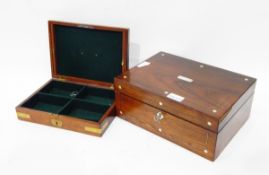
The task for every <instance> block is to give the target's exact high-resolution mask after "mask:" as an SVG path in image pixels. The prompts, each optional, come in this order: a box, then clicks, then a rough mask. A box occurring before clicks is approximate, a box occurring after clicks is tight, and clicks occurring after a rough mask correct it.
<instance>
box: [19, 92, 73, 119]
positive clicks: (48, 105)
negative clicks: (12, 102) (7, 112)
mask: <svg viewBox="0 0 269 175" xmlns="http://www.w3.org/2000/svg"><path fill="white" fill-rule="evenodd" d="M67 102H68V99H65V98H61V97H54V96H50V95H44V94H36V95H34V96H33V97H32V98H30V99H29V100H28V101H26V102H25V103H24V104H23V105H22V107H26V108H31V109H36V110H40V111H46V112H51V113H56V114H57V113H58V111H59V110H60V109H61V108H62V107H63V106H64V105H65V104H66V103H67Z"/></svg>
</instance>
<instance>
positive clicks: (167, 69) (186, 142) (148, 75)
mask: <svg viewBox="0 0 269 175" xmlns="http://www.w3.org/2000/svg"><path fill="white" fill-rule="evenodd" d="M255 84H256V79H254V78H251V77H249V76H245V75H241V74H237V73H234V72H230V71H227V70H223V69H220V68H216V67H213V66H210V65H206V64H203V63H199V62H196V61H192V60H189V59H185V58H182V57H178V56H175V55H171V54H168V53H164V52H160V53H158V54H156V55H154V56H153V57H151V58H149V59H148V60H146V61H144V62H143V63H141V64H139V65H138V66H136V67H134V68H132V69H130V70H129V71H127V72H125V73H123V75H121V76H118V77H117V78H115V94H116V111H117V115H118V116H119V117H121V118H123V119H125V120H127V121H129V122H131V123H133V124H135V125H137V126H140V127H142V128H144V129H146V130H148V131H150V132H152V133H154V134H157V135H159V136H161V137H163V138H165V139H168V140H170V141H172V142H174V143H176V144H178V145H180V146H182V147H184V148H186V149H188V150H190V151H192V152H194V153H196V154H199V155H201V156H203V157H205V158H207V159H209V160H215V159H216V158H217V156H218V155H219V154H220V153H221V151H222V150H223V149H224V148H225V146H226V145H227V144H228V143H229V141H230V140H231V139H232V137H233V136H234V135H235V134H236V133H237V131H238V130H239V129H240V128H241V127H242V125H243V124H244V123H245V121H246V120H247V119H248V117H249V114H250V109H251V104H252V99H253V95H254V89H255Z"/></svg>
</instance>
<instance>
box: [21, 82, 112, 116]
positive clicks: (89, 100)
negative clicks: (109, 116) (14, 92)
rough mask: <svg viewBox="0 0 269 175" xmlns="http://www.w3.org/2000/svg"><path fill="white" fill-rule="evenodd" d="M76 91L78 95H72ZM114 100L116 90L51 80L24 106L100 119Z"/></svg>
mask: <svg viewBox="0 0 269 175" xmlns="http://www.w3.org/2000/svg"><path fill="white" fill-rule="evenodd" d="M74 91H76V92H77V95H75V96H73V95H70V94H72V92H74ZM113 102H114V91H112V90H106V89H98V88H94V87H86V86H81V85H76V84H71V83H65V82H59V81H51V82H50V83H49V84H48V85H47V86H45V87H44V88H42V89H41V90H40V91H39V92H38V93H37V94H35V95H34V96H33V97H32V98H30V99H29V100H27V101H26V102H25V103H24V104H23V105H22V106H23V107H27V108H31V109H36V110H40V111H46V112H50V113H55V114H64V115H68V116H71V117H77V118H81V119H86V120H90V121H98V120H99V119H100V118H101V117H102V116H103V115H104V113H105V112H106V111H107V110H108V108H109V107H110V106H111V104H112V103H113Z"/></svg>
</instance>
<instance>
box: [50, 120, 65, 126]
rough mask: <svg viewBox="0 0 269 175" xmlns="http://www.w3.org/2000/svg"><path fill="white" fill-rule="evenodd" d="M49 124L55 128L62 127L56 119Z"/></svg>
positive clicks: (61, 123) (60, 122)
mask: <svg viewBox="0 0 269 175" xmlns="http://www.w3.org/2000/svg"><path fill="white" fill-rule="evenodd" d="M51 124H52V125H53V126H55V127H59V128H61V127H62V126H63V122H62V121H61V120H57V119H51Z"/></svg>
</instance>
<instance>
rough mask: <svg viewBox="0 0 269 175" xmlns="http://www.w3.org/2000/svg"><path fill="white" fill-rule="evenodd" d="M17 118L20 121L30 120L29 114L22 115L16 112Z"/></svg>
mask: <svg viewBox="0 0 269 175" xmlns="http://www.w3.org/2000/svg"><path fill="white" fill-rule="evenodd" d="M17 116H18V118H20V119H30V118H31V117H30V115H29V114H26V113H22V112H17Z"/></svg>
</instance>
